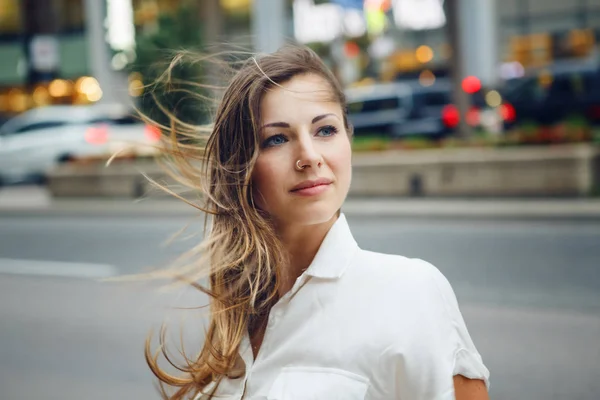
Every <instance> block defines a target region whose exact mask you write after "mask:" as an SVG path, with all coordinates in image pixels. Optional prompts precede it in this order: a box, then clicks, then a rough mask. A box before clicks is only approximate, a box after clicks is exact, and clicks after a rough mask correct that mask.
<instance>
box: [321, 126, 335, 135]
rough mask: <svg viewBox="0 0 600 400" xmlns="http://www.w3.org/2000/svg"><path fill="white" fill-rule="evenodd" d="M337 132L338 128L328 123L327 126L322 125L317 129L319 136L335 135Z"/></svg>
mask: <svg viewBox="0 0 600 400" xmlns="http://www.w3.org/2000/svg"><path fill="white" fill-rule="evenodd" d="M337 132H338V130H337V128H336V127H335V126H332V125H328V126H324V127H322V128H321V129H319V131H318V132H317V134H318V135H319V136H324V137H329V136H333V135H335V134H336V133H337Z"/></svg>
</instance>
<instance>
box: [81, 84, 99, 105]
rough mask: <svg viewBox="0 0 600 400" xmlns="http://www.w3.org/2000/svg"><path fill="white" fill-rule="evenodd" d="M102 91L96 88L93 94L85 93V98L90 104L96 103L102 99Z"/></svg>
mask: <svg viewBox="0 0 600 400" xmlns="http://www.w3.org/2000/svg"><path fill="white" fill-rule="evenodd" d="M102 94H103V93H102V89H100V87H99V86H98V88H97V90H96V91H94V92H90V93H86V94H85V95H86V97H87V99H88V100H89V101H91V102H96V101H98V100H100V99H101V98H102Z"/></svg>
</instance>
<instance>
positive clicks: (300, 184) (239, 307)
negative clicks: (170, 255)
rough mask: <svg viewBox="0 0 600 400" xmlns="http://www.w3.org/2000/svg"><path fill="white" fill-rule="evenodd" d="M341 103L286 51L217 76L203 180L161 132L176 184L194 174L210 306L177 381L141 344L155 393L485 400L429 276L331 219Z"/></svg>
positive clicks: (337, 206) (337, 91)
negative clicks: (161, 387) (200, 342)
mask: <svg viewBox="0 0 600 400" xmlns="http://www.w3.org/2000/svg"><path fill="white" fill-rule="evenodd" d="M345 110H346V104H345V99H344V94H343V92H342V90H341V88H340V86H339V84H338V83H337V82H336V80H335V78H334V77H333V75H332V74H331V72H330V71H329V70H328V69H327V68H326V67H325V66H324V64H323V63H322V62H321V60H320V59H319V57H318V56H317V55H316V54H315V53H313V52H312V51H311V50H309V49H306V48H302V47H295V46H286V47H284V48H282V49H281V50H279V51H278V52H276V53H273V54H270V55H266V56H263V57H262V58H259V59H255V58H252V59H250V60H248V61H247V62H246V63H245V64H244V65H243V66H242V68H241V69H240V70H239V71H238V72H237V74H236V75H235V76H234V77H233V79H232V80H231V82H230V84H229V86H228V88H227V89H226V91H225V94H224V97H223V99H222V101H221V103H220V105H219V108H218V110H217V112H216V115H215V121H214V126H213V128H212V132H211V134H210V137H209V139H208V142H207V143H206V147H205V150H204V162H203V163H202V165H203V166H204V168H205V170H204V172H203V174H198V173H197V171H196V170H194V167H193V165H192V164H191V163H189V162H188V161H189V160H188V158H189V157H190V155H189V154H190V153H189V152H190V150H189V147H181V146H180V145H178V144H177V141H176V140H173V141H172V144H173V146H175V149H171V153H172V154H174V155H175V159H176V162H177V165H178V166H179V167H180V172H181V175H182V176H185V177H186V179H187V182H188V184H190V185H195V184H196V183H197V179H200V177H201V176H205V177H206V179H205V180H204V181H203V183H204V185H203V186H202V188H203V190H204V196H205V197H204V198H205V200H206V206H205V207H204V208H203V209H205V210H206V211H207V212H208V213H210V214H211V217H210V228H209V229H208V230H207V232H206V235H205V241H204V243H203V244H202V246H201V248H200V249H198V250H199V251H203V252H204V254H205V255H206V257H207V258H206V260H207V274H208V276H209V287H208V288H201V287H200V286H198V287H199V288H200V289H201V290H203V291H206V292H207V293H208V294H209V295H210V298H211V304H210V305H211V314H210V325H209V329H208V333H207V337H206V340H205V343H204V347H203V348H202V351H201V353H200V354H199V356H198V357H195V358H193V359H191V360H188V363H186V365H184V366H178V367H179V368H180V369H181V370H182V371H184V376H183V377H174V376H171V375H169V374H167V373H166V372H165V371H164V370H162V369H161V368H159V367H158V365H157V358H156V357H152V355H151V354H150V353H149V350H148V346H147V349H146V350H147V360H148V362H149V364H150V367H151V368H152V370H153V372H154V373H155V374H156V376H157V377H158V378H159V380H160V381H161V382H162V383H164V384H167V385H171V386H175V387H176V388H177V390H176V392H175V393H174V394H172V395H170V396H168V395H167V394H166V393H165V392H164V391H163V395H164V397H165V398H171V399H184V398H185V399H187V398H197V399H209V398H219V399H221V398H225V399H241V398H243V399H273V400H283V399H327V400H332V399H344V400H355V399H356V400H358V399H369V400H384V399H386V400H387V399H402V400H426V399H432V400H433V399H436V400H437V399H439V400H442V399H453V398H455V397H456V399H458V400H484V399H488V394H487V386H489V381H488V377H489V373H488V370H487V369H486V367H485V366H484V365H483V363H482V360H481V357H480V355H479V353H478V352H477V350H476V348H475V346H474V344H473V342H472V341H471V338H470V336H469V333H468V331H467V328H466V326H465V323H464V321H463V318H462V316H461V313H460V311H459V308H458V305H457V302H456V298H455V296H454V293H453V291H452V288H451V287H450V285H449V283H448V281H447V280H446V279H445V278H444V276H443V275H442V274H441V273H440V272H439V271H438V270H437V269H436V268H435V267H433V266H432V265H430V264H428V263H426V262H425V261H421V260H417V259H408V258H405V257H401V256H394V255H386V254H379V253H373V252H369V251H365V250H362V249H360V248H359V247H358V245H357V244H356V242H355V241H354V239H353V237H352V234H351V232H350V229H349V227H348V223H347V222H346V218H345V217H344V215H343V214H342V213H341V212H340V210H341V208H342V204H343V202H344V199H345V198H346V195H347V194H348V189H349V186H350V181H351V170H352V169H351V146H350V144H351V136H352V128H351V126H350V124H349V123H348V119H347V115H346V111H345ZM175 122H176V121H175ZM175 122H174V125H173V126H175V125H176V124H175ZM175 133H176V132H172V134H171V137H172V138H175V137H176V135H175ZM198 268H199V267H198V264H195V265H194V266H192V268H190V269H188V270H187V271H184V272H185V274H186V275H187V279H190V280H193V281H196V279H197V278H198V277H199V276H200V275H199V274H198V273H197V272H198ZM195 285H196V284H195ZM165 355H166V354H165Z"/></svg>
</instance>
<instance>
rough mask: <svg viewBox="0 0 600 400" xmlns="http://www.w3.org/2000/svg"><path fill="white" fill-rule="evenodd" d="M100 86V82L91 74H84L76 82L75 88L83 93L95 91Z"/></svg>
mask: <svg viewBox="0 0 600 400" xmlns="http://www.w3.org/2000/svg"><path fill="white" fill-rule="evenodd" d="M99 88H100V84H98V81H97V80H96V79H95V78H92V77H91V76H84V77H82V78H79V79H78V80H77V82H76V83H75V89H76V90H77V91H78V92H80V93H83V94H89V93H94V92H96V91H97V90H98V89H99Z"/></svg>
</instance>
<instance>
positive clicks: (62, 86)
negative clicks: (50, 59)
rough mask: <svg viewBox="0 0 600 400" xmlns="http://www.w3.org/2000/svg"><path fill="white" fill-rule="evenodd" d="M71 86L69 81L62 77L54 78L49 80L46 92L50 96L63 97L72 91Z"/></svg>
mask: <svg viewBox="0 0 600 400" xmlns="http://www.w3.org/2000/svg"><path fill="white" fill-rule="evenodd" d="M72 91H73V88H72V85H71V82H68V81H65V80H64V79H55V80H53V81H52V82H50V85H49V86H48V92H49V93H50V96H52V97H64V96H68V95H70V94H71V93H72Z"/></svg>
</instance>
